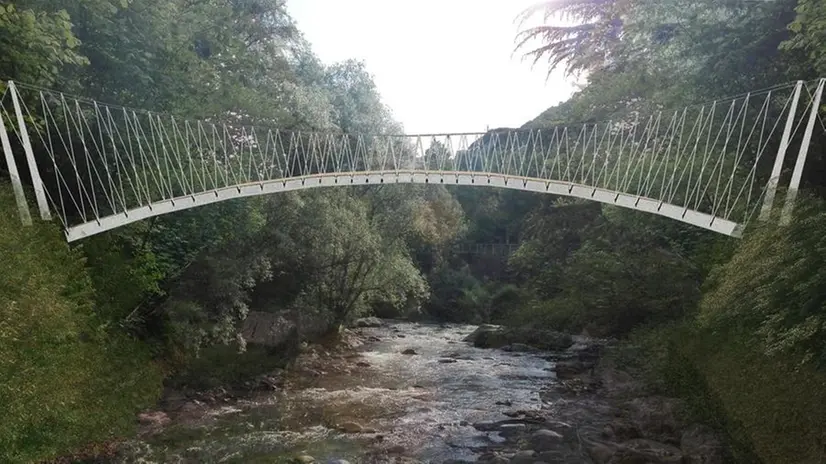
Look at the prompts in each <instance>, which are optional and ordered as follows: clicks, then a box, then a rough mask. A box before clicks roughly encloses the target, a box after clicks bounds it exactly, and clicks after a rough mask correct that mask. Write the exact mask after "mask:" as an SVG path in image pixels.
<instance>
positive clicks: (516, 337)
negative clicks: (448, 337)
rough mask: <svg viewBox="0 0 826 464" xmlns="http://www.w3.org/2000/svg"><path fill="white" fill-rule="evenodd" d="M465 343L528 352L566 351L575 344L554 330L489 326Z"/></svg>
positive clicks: (478, 346) (479, 329)
mask: <svg viewBox="0 0 826 464" xmlns="http://www.w3.org/2000/svg"><path fill="white" fill-rule="evenodd" d="M464 341H466V342H468V343H472V344H473V346H476V347H477V348H502V347H505V346H508V345H510V346H511V349H513V347H514V346H517V347H519V348H521V349H524V347H528V350H531V349H533V348H538V349H543V350H564V349H566V348H568V347H569V346H571V344H573V341H572V339H571V336H570V335H567V334H563V333H560V332H555V331H552V330H541V329H535V328H530V327H525V328H504V327H500V326H495V325H487V324H485V325H480V326H479V327H478V328H477V329H476V330H474V331H473V333H471V334H470V335H468V336H467V337H465V339H464ZM514 351H517V350H514Z"/></svg>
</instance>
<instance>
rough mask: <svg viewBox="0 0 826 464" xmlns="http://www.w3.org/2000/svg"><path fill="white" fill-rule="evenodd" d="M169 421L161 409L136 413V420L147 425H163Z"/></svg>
mask: <svg viewBox="0 0 826 464" xmlns="http://www.w3.org/2000/svg"><path fill="white" fill-rule="evenodd" d="M170 421H171V419H169V416H168V415H167V414H166V413H165V412H163V411H150V412H142V413H140V414H138V422H139V423H140V424H141V425H144V426H147V427H163V426H164V425H166V424H168V423H169V422H170Z"/></svg>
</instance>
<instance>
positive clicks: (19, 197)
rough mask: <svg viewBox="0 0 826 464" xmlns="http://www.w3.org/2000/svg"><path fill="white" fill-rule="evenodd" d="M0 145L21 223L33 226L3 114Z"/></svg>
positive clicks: (0, 115) (1, 117) (0, 124)
mask: <svg viewBox="0 0 826 464" xmlns="http://www.w3.org/2000/svg"><path fill="white" fill-rule="evenodd" d="M9 123H11V121H9ZM0 143H2V145H3V154H4V155H5V157H6V166H7V167H8V170H9V177H11V186H12V190H13V192H14V200H15V202H16V203H17V212H18V214H19V215H20V221H21V222H22V223H23V225H24V226H30V225H32V215H31V213H30V212H29V204H28V203H27V202H26V193H25V192H24V191H23V183H22V182H21V181H20V173H19V172H18V171H17V162H15V160H14V153H12V151H11V143H10V142H9V134H8V132H7V131H6V121H5V118H4V117H3V115H2V114H0Z"/></svg>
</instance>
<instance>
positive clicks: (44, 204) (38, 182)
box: [9, 81, 52, 221]
mask: <svg viewBox="0 0 826 464" xmlns="http://www.w3.org/2000/svg"><path fill="white" fill-rule="evenodd" d="M9 92H11V101H12V104H13V105H14V112H15V114H16V115H17V129H18V131H19V134H20V141H21V142H22V143H23V151H24V152H25V153H26V162H27V163H28V164H29V174H30V175H31V177H32V187H33V188H34V196H35V198H36V199H37V207H38V209H39V210H40V218H41V219H43V220H44V221H48V220H50V219H51V218H52V215H51V213H50V212H49V202H48V201H47V200H46V191H45V189H44V188H43V180H42V179H41V178H40V171H38V169H37V163H36V162H35V160H34V150H32V143H31V140H30V139H29V131H28V129H27V128H26V119H25V118H24V117H23V111H22V110H21V106H20V96H19V94H18V91H17V86H16V85H14V82H12V81H9Z"/></svg>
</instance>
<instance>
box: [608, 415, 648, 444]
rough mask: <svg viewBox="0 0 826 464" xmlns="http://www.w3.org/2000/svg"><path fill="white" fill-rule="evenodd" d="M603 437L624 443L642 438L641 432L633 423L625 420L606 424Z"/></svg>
mask: <svg viewBox="0 0 826 464" xmlns="http://www.w3.org/2000/svg"><path fill="white" fill-rule="evenodd" d="M602 437H603V438H605V439H608V440H613V441H618V442H623V441H628V440H633V439H635V438H642V434H641V433H640V430H639V429H638V428H637V427H636V426H635V425H634V424H632V423H631V422H628V421H626V420H623V419H616V420H614V421H612V422H611V423H609V424H606V425H605V427H603V429H602Z"/></svg>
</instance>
